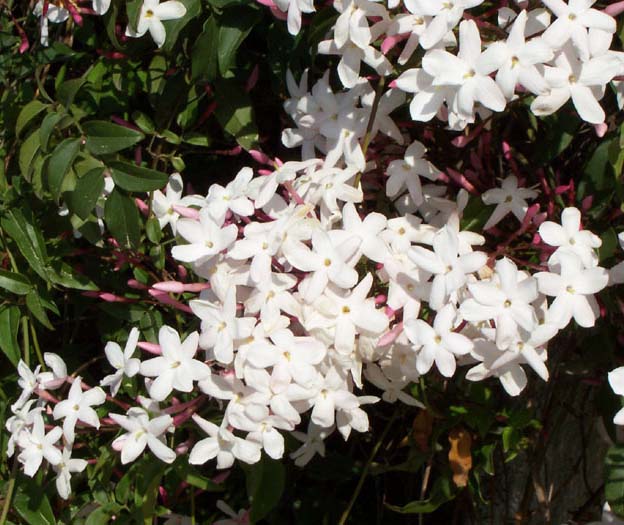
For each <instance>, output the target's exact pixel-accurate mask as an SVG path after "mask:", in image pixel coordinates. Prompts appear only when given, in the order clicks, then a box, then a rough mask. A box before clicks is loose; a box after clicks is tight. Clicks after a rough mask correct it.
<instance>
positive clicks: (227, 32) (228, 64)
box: [217, 7, 260, 75]
mask: <svg viewBox="0 0 624 525" xmlns="http://www.w3.org/2000/svg"><path fill="white" fill-rule="evenodd" d="M259 17H260V11H259V10H258V9H253V8H249V7H234V8H232V9H227V10H226V11H225V12H224V13H223V15H222V16H221V17H219V26H220V27H219V46H218V52H217V57H218V61H219V71H220V73H221V75H225V73H227V72H228V71H229V70H230V69H231V68H232V66H234V63H235V59H236V52H237V51H238V48H239V47H240V45H241V44H242V43H243V40H245V38H247V35H249V32H250V31H251V30H252V28H253V26H254V25H255V24H256V23H257V22H258V19H259Z"/></svg>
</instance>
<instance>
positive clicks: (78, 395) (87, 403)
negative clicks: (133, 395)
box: [53, 376, 106, 443]
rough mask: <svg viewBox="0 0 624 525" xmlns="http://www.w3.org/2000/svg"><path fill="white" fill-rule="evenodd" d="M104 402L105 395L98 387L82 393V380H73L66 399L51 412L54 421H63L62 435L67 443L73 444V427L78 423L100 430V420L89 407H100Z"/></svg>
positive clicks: (79, 378) (78, 378) (77, 378)
mask: <svg viewBox="0 0 624 525" xmlns="http://www.w3.org/2000/svg"><path fill="white" fill-rule="evenodd" d="M104 401H106V394H105V393H104V390H102V389H101V388H100V387H99V386H96V387H94V388H91V389H89V390H86V391H84V392H83V390H82V378H81V377H80V376H78V377H76V378H75V379H74V382H73V383H72V386H71V388H70V389H69V393H68V394H67V399H64V400H63V401H61V402H59V403H58V404H57V405H56V406H55V407H54V412H53V415H54V419H61V418H62V419H63V435H64V436H65V438H66V439H67V441H68V442H70V443H73V442H74V435H75V433H74V427H75V426H76V423H77V422H78V421H82V422H83V423H86V424H87V425H90V426H92V427H95V428H100V419H99V418H98V415H97V413H96V411H95V410H94V409H93V408H91V407H93V406H98V405H101V404H102V403H104Z"/></svg>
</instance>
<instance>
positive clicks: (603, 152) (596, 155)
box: [583, 139, 618, 191]
mask: <svg viewBox="0 0 624 525" xmlns="http://www.w3.org/2000/svg"><path fill="white" fill-rule="evenodd" d="M613 141H614V142H617V141H618V139H614V140H613ZM610 146H611V142H610V141H606V142H605V141H603V142H601V143H600V145H599V146H598V147H597V148H596V149H595V150H594V152H593V154H592V156H591V157H590V159H589V161H588V162H587V164H586V165H585V169H584V170H583V175H584V176H585V178H586V179H587V180H589V181H590V183H591V186H592V188H593V189H594V191H605V190H610V189H611V188H612V187H613V186H614V185H615V177H614V176H613V168H612V166H611V164H610V163H609V148H610Z"/></svg>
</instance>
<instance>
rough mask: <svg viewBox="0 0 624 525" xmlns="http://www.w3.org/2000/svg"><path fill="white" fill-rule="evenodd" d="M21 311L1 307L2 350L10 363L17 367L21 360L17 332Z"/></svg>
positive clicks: (14, 307)
mask: <svg viewBox="0 0 624 525" xmlns="http://www.w3.org/2000/svg"><path fill="white" fill-rule="evenodd" d="M21 316H22V315H21V313H20V309H19V307H17V306H2V307H0V349H2V351H3V352H4V355H6V356H7V357H8V358H9V361H11V363H13V365H14V366H17V363H18V362H19V360H20V347H19V344H18V343H17V331H18V330H19V322H20V318H21Z"/></svg>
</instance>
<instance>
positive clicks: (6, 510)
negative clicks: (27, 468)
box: [0, 460, 17, 525]
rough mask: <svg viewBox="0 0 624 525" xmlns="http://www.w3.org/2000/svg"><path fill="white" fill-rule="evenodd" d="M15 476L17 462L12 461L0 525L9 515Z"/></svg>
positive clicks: (2, 524)
mask: <svg viewBox="0 0 624 525" xmlns="http://www.w3.org/2000/svg"><path fill="white" fill-rule="evenodd" d="M16 475H17V461H16V460H14V461H13V467H12V468H11V477H10V478H9V488H8V489H7V493H6V496H5V498H4V506H3V507H2V516H0V525H4V524H5V523H6V520H7V517H8V515H9V508H10V507H11V500H12V499H13V491H14V489H15V476H16Z"/></svg>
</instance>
